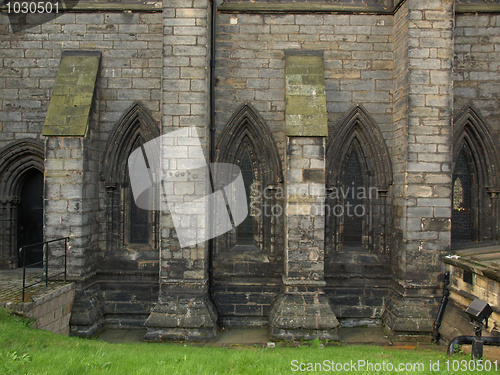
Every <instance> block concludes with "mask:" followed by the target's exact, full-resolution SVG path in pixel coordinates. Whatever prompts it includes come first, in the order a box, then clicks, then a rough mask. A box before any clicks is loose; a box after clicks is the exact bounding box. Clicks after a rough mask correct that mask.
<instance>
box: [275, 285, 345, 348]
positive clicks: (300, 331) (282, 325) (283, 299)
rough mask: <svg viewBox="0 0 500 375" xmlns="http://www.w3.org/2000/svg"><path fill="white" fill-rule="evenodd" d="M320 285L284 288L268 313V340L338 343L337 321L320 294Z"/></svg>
mask: <svg viewBox="0 0 500 375" xmlns="http://www.w3.org/2000/svg"><path fill="white" fill-rule="evenodd" d="M324 284H325V283H324V282H309V283H308V285H296V286H290V285H287V286H285V292H284V293H283V294H282V295H281V296H280V297H279V298H278V299H277V301H276V303H275V304H274V307H273V309H272V310H271V317H270V326H271V340H274V341H280V340H286V341H293V340H314V339H316V338H319V339H320V340H331V341H339V340H340V339H339V336H338V332H337V327H338V326H339V322H338V320H337V317H336V316H335V313H334V312H333V310H332V308H331V307H330V305H329V304H328V298H327V297H326V296H325V294H324V292H323V287H324Z"/></svg>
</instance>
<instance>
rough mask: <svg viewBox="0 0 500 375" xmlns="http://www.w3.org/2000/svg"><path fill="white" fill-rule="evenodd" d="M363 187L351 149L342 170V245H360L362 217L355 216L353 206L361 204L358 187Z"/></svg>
mask: <svg viewBox="0 0 500 375" xmlns="http://www.w3.org/2000/svg"><path fill="white" fill-rule="evenodd" d="M362 187H363V175H362V170H361V164H360V163H359V159H358V155H357V153H356V152H355V151H351V153H350V154H349V156H348V157H347V160H346V164H345V171H344V181H343V192H342V194H343V195H344V196H345V197H346V198H345V200H344V245H352V246H360V245H361V242H362V230H363V218H362V217H361V216H359V217H358V216H356V214H355V212H356V211H357V210H355V207H356V206H357V205H360V204H361V205H363V204H365V203H366V202H363V200H362V199H358V193H359V189H360V188H361V189H362Z"/></svg>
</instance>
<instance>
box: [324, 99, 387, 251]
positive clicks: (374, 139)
mask: <svg viewBox="0 0 500 375" xmlns="http://www.w3.org/2000/svg"><path fill="white" fill-rule="evenodd" d="M352 155H355V156H356V158H355V159H353V158H352V157H351V156H352ZM352 160H356V161H357V163H358V164H359V167H357V168H358V170H360V174H361V176H350V175H349V174H351V175H352V173H349V172H348V171H349V169H350V168H352V165H349V163H351V162H352ZM348 175H349V176H348ZM348 179H349V181H351V182H349V183H348V182H346V181H347V180H348ZM360 184H361V186H358V185H360ZM391 184H392V167H391V161H390V157H389V151H388V149H387V146H386V144H385V141H384V138H383V135H382V132H381V131H380V129H379V127H378V126H377V125H376V123H375V122H374V121H373V120H372V119H371V117H370V116H369V115H368V113H367V112H366V110H365V109H364V108H363V107H362V106H360V105H358V106H356V107H354V108H353V109H351V110H350V111H349V113H347V115H346V116H345V117H344V118H343V120H342V122H341V124H340V125H339V127H338V131H337V132H336V133H335V134H334V135H331V137H330V140H329V142H328V144H327V149H326V188H327V199H326V209H327V211H326V226H325V248H326V250H327V256H326V258H328V259H329V260H330V261H332V259H333V258H334V256H333V254H334V252H335V251H338V250H340V249H341V248H343V247H345V245H346V244H348V243H349V242H350V241H349V237H348V236H347V237H346V235H347V234H348V233H350V232H352V228H351V229H350V228H348V226H350V225H355V227H356V228H359V227H361V234H360V235H358V238H359V237H360V238H361V239H360V240H358V242H357V243H355V244H354V247H355V248H356V249H357V250H356V251H365V250H368V251H373V252H374V253H375V254H385V253H387V251H388V240H387V236H388V231H389V229H388V225H389V223H388V220H387V219H386V216H387V212H388V211H389V204H388V199H387V193H388V190H389V187H390V185H391ZM349 189H351V190H349ZM354 190H355V192H354ZM354 193H355V194H356V195H357V196H360V195H361V199H349V198H348V197H349V196H350V195H352V194H354ZM349 204H356V207H357V206H358V205H359V207H360V208H361V207H362V208H363V215H361V216H360V217H356V218H355V219H356V220H355V219H354V218H353V217H352V216H351V215H352V213H351V214H349V212H346V209H347V208H348V207H349ZM339 207H341V208H342V212H343V213H342V214H339V213H338V212H335V210H338V209H339ZM355 216H357V215H355ZM358 230H359V229H358ZM350 246H351V247H352V246H353V243H351V244H350Z"/></svg>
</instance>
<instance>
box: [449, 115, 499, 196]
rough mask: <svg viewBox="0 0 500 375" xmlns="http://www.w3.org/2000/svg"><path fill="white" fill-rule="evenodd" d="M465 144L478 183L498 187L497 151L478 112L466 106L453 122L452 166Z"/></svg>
mask: <svg viewBox="0 0 500 375" xmlns="http://www.w3.org/2000/svg"><path fill="white" fill-rule="evenodd" d="M464 143H465V144H467V147H468V148H469V150H470V153H471V157H472V158H473V162H474V164H475V168H476V169H477V173H478V176H477V177H478V179H479V184H480V185H482V186H484V187H492V188H498V187H499V180H498V179H499V177H498V172H499V169H498V168H499V152H498V148H497V146H496V144H495V142H494V140H493V137H492V135H491V132H490V130H489V129H488V127H487V126H486V123H485V122H484V121H483V120H482V119H481V117H480V116H479V114H478V112H477V111H475V110H474V109H473V108H472V107H470V106H466V107H465V108H464V109H463V110H462V111H461V112H460V114H459V115H458V117H457V118H456V119H455V121H454V124H453V166H455V163H456V160H457V158H458V156H459V154H460V152H461V151H462V147H463V145H464Z"/></svg>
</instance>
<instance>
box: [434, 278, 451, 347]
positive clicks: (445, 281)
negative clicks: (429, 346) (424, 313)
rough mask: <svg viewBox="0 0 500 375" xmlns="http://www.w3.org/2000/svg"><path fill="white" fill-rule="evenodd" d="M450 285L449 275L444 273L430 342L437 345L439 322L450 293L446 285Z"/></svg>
mask: <svg viewBox="0 0 500 375" xmlns="http://www.w3.org/2000/svg"><path fill="white" fill-rule="evenodd" d="M449 284H450V273H449V272H445V273H444V275H443V298H442V299H441V305H440V306H439V312H438V315H437V318H436V321H435V322H434V326H433V329H432V341H434V342H435V343H437V342H438V341H439V337H440V334H439V327H441V322H442V320H443V316H444V310H445V309H446V305H447V304H448V298H449V296H450V291H449V289H448V285H449Z"/></svg>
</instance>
